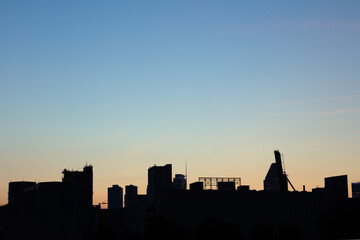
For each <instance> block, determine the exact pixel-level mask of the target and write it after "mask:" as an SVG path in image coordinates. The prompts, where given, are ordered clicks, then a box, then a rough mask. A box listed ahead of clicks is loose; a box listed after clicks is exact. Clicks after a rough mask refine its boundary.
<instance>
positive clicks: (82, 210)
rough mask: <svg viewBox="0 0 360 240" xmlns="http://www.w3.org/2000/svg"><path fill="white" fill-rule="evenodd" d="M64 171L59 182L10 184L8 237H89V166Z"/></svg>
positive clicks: (91, 218)
mask: <svg viewBox="0 0 360 240" xmlns="http://www.w3.org/2000/svg"><path fill="white" fill-rule="evenodd" d="M63 174H64V176H63V179H62V182H55V181H54V182H40V183H34V182H11V183H9V204H8V213H9V219H8V222H7V224H8V229H7V230H8V235H9V239H54V240H57V239H59V240H60V239H69V240H72V239H74V240H75V239H76V240H85V239H90V237H91V235H92V233H93V232H94V230H95V228H94V219H95V218H94V212H93V206H92V199H93V197H92V196H93V189H92V187H93V172H92V166H85V167H84V170H83V171H68V170H66V169H65V170H64V171H63Z"/></svg>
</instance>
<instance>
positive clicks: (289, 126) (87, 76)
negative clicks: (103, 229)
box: [0, 0, 360, 205]
mask: <svg viewBox="0 0 360 240" xmlns="http://www.w3.org/2000/svg"><path fill="white" fill-rule="evenodd" d="M359 9H360V2H359V1H330V0H326V1H291V3H290V2H289V1H231V0H229V1H211V0H208V1H202V0H199V1H190V0H184V1H112V0H109V1H67V0H64V1H45V0H43V1H41V0H35V1H10V0H4V1H1V2H0V205H3V204H6V203H7V192H8V183H9V182H10V181H22V180H25V181H37V182H44V181H61V177H62V174H61V172H62V170H63V169H65V168H66V169H68V170H72V169H73V170H82V168H83V167H84V166H85V165H86V164H92V165H93V167H94V204H97V203H99V202H106V199H107V196H106V194H107V188H108V187H110V186H112V185H113V184H118V185H120V186H122V187H124V186H125V185H129V184H133V185H137V186H138V187H139V192H140V193H145V192H146V185H147V169H148V168H149V167H150V166H153V165H154V164H156V165H164V164H167V163H171V164H172V165H173V174H175V173H182V174H183V173H185V163H187V168H188V182H195V181H197V179H198V177H206V176H219V177H241V179H242V184H245V185H250V188H251V189H257V190H261V189H263V180H264V178H265V175H266V173H267V171H268V168H269V167H270V164H271V163H272V162H274V161H275V160H274V153H273V151H274V150H275V149H278V150H280V152H281V153H282V154H283V156H284V160H285V168H286V172H287V174H288V175H289V179H290V180H291V182H292V184H293V185H294V186H295V188H296V189H297V190H301V189H302V186H303V185H305V186H306V189H307V190H311V189H312V188H315V187H323V185H324V178H325V177H329V176H335V175H342V174H347V175H348V181H349V183H351V182H357V181H360V161H359V160H360V147H359V146H360V44H359V43H360V15H359ZM349 191H351V188H349Z"/></svg>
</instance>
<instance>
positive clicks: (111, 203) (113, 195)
mask: <svg viewBox="0 0 360 240" xmlns="http://www.w3.org/2000/svg"><path fill="white" fill-rule="evenodd" d="M122 207H123V189H122V187H120V186H119V185H113V186H112V187H109V188H108V209H110V210H115V209H121V208H122Z"/></svg>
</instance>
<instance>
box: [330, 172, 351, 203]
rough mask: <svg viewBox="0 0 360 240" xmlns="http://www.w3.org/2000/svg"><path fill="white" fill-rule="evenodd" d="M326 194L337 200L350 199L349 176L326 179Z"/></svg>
mask: <svg viewBox="0 0 360 240" xmlns="http://www.w3.org/2000/svg"><path fill="white" fill-rule="evenodd" d="M325 192H326V193H327V194H328V195H330V196H332V197H336V198H347V197H348V180H347V175H341V176H334V177H327V178H325Z"/></svg>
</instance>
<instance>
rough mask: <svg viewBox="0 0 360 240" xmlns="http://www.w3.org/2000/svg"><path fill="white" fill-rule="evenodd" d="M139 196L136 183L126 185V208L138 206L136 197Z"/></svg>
mask: <svg viewBox="0 0 360 240" xmlns="http://www.w3.org/2000/svg"><path fill="white" fill-rule="evenodd" d="M137 196H138V187H137V186H134V185H131V184H130V185H127V186H125V208H127V209H133V208H135V207H136V199H137Z"/></svg>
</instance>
